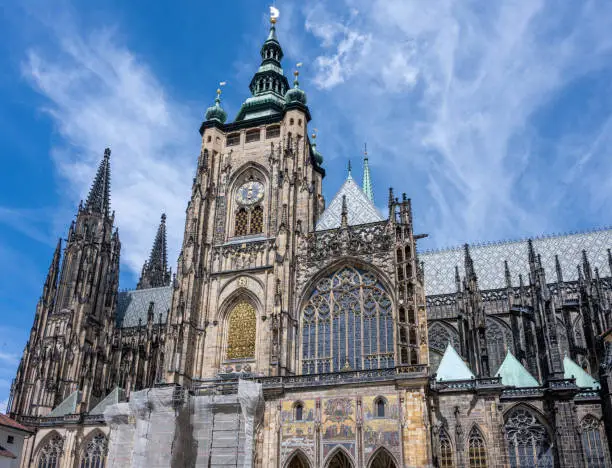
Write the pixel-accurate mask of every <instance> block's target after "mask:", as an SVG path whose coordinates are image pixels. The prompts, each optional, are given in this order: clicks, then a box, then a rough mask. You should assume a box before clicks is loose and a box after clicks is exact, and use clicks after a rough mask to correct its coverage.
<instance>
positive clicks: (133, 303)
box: [117, 286, 172, 328]
mask: <svg viewBox="0 0 612 468" xmlns="http://www.w3.org/2000/svg"><path fill="white" fill-rule="evenodd" d="M171 302H172V286H164V287H161V288H149V289H136V290H133V291H122V292H120V293H119V296H118V298H117V326H119V327H120V328H130V327H137V326H138V325H146V324H147V320H148V318H149V314H150V313H152V314H153V321H154V322H155V323H157V322H159V318H160V315H161V320H162V323H166V318H167V317H168V312H169V310H170V304H171Z"/></svg>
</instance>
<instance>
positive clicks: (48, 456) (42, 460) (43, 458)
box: [38, 435, 64, 468]
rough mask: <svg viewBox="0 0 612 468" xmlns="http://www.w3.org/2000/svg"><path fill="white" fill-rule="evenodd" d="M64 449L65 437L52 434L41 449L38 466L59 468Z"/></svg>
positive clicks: (40, 467)
mask: <svg viewBox="0 0 612 468" xmlns="http://www.w3.org/2000/svg"><path fill="white" fill-rule="evenodd" d="M63 449H64V439H62V438H61V437H60V436H59V435H54V436H52V437H51V438H50V439H49V440H48V441H47V442H46V443H45V445H44V446H43V447H42V448H41V449H40V455H39V457H38V468H58V467H59V462H60V459H61V457H62V453H63Z"/></svg>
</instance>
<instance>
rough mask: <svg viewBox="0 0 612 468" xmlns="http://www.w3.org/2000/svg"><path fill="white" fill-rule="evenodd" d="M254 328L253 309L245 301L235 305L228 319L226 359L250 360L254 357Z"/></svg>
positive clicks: (255, 319)
mask: <svg viewBox="0 0 612 468" xmlns="http://www.w3.org/2000/svg"><path fill="white" fill-rule="evenodd" d="M256 327H257V316H256V313H255V308H254V307H253V306H252V305H251V304H250V303H248V302H246V301H241V302H239V303H238V304H236V306H234V308H233V309H232V311H231V312H230V314H229V318H228V333H227V358H228V359H251V358H254V357H255V337H256Z"/></svg>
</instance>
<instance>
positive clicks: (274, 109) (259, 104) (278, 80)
mask: <svg viewBox="0 0 612 468" xmlns="http://www.w3.org/2000/svg"><path fill="white" fill-rule="evenodd" d="M270 23H271V25H270V33H269V34H268V38H267V39H266V41H265V42H264V44H263V46H262V47H261V65H260V66H259V69H258V70H257V72H256V73H255V75H254V76H253V79H252V80H251V84H250V85H249V89H250V90H251V97H250V98H248V99H247V100H246V101H245V102H244V103H243V104H242V106H241V107H240V111H238V115H237V116H236V121H237V122H238V121H241V120H250V119H255V118H258V117H265V116H269V115H274V114H280V113H282V112H283V109H284V107H285V93H286V92H287V90H288V89H289V82H288V81H287V77H286V76H285V75H284V74H283V68H282V67H281V63H280V62H281V60H282V58H283V49H282V48H281V46H280V43H279V42H278V38H277V37H276V18H271V20H270Z"/></svg>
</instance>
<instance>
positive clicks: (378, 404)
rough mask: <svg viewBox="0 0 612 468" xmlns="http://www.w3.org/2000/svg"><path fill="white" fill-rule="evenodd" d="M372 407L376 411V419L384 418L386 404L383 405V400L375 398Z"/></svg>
mask: <svg viewBox="0 0 612 468" xmlns="http://www.w3.org/2000/svg"><path fill="white" fill-rule="evenodd" d="M374 406H375V409H376V413H375V414H376V417H377V418H384V417H385V409H386V404H385V400H384V398H377V399H376V401H375V402H374Z"/></svg>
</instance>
